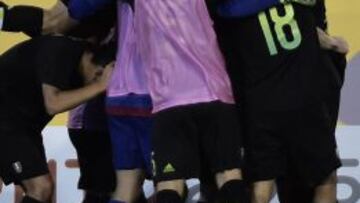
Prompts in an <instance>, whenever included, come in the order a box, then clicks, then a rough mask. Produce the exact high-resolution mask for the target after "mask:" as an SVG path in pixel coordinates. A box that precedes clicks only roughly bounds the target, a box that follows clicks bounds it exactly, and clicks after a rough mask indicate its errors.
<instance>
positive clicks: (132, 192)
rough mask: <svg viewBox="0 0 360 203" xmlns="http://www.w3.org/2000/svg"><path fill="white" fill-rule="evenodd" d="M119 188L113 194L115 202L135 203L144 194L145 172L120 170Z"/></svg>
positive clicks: (117, 175) (118, 173) (118, 177)
mask: <svg viewBox="0 0 360 203" xmlns="http://www.w3.org/2000/svg"><path fill="white" fill-rule="evenodd" d="M116 177H117V183H118V184H117V186H116V189H115V192H114V193H113V197H112V199H113V200H117V201H121V202H126V203H133V202H136V200H137V199H138V198H139V197H140V195H141V194H142V192H143V191H142V184H143V182H144V179H145V177H144V172H143V170H141V169H134V170H118V171H117V172H116Z"/></svg>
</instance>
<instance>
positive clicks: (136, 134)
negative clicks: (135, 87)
mask: <svg viewBox="0 0 360 203" xmlns="http://www.w3.org/2000/svg"><path fill="white" fill-rule="evenodd" d="M106 109H107V115H108V123H109V131H110V135H111V142H112V148H113V160H114V167H115V169H116V170H132V169H144V170H145V171H146V173H147V175H150V174H151V151H152V147H151V137H150V133H151V130H152V124H153V119H152V117H151V113H150V112H151V100H150V97H149V96H148V95H130V96H122V97H108V98H107V101H106ZM147 109H149V114H147V113H144V112H147ZM123 110H124V111H123ZM129 110H130V111H129ZM131 110H135V111H134V114H131V112H132V111H131ZM124 112H125V113H124ZM139 112H141V114H139Z"/></svg>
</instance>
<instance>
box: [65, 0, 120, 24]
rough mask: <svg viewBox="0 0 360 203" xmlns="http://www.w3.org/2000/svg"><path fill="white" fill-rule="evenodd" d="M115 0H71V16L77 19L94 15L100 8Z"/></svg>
mask: <svg viewBox="0 0 360 203" xmlns="http://www.w3.org/2000/svg"><path fill="white" fill-rule="evenodd" d="M113 1H114V0H70V1H69V3H68V9H69V13H70V16H71V17H72V18H74V19H76V20H79V21H81V20H84V19H86V18H87V17H90V16H93V15H94V14H95V13H96V12H97V11H98V10H99V9H102V8H104V7H105V6H106V5H108V4H110V3H112V2H113Z"/></svg>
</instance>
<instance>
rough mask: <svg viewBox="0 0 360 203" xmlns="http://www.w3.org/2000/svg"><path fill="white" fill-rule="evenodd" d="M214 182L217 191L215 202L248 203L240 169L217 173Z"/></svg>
mask: <svg viewBox="0 0 360 203" xmlns="http://www.w3.org/2000/svg"><path fill="white" fill-rule="evenodd" d="M216 182H217V185H218V188H219V191H218V194H217V198H216V201H215V202H218V203H224V202H231V203H248V198H247V194H246V187H245V183H244V181H243V180H242V173H241V170H240V169H232V170H226V171H224V172H220V173H217V174H216Z"/></svg>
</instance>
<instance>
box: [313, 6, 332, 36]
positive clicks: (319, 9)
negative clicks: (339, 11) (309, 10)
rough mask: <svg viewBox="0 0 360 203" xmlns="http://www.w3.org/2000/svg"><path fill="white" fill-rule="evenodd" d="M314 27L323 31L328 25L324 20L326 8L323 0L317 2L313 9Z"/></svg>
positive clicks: (325, 19)
mask: <svg viewBox="0 0 360 203" xmlns="http://www.w3.org/2000/svg"><path fill="white" fill-rule="evenodd" d="M313 11H314V15H315V19H316V25H317V26H318V27H320V28H321V29H323V30H327V28H328V23H327V18H326V7H325V1H324V0H317V2H316V5H315V7H314V8H313Z"/></svg>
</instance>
